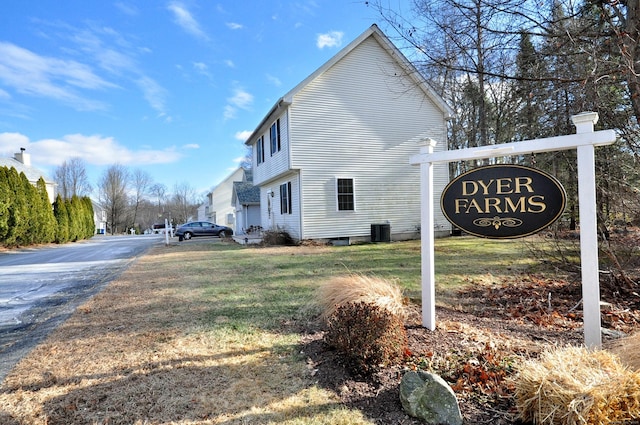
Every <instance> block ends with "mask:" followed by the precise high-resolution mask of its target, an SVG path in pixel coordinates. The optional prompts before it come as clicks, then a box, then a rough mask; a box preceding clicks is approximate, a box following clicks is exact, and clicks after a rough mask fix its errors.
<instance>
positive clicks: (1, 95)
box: [0, 89, 11, 100]
mask: <svg viewBox="0 0 640 425" xmlns="http://www.w3.org/2000/svg"><path fill="white" fill-rule="evenodd" d="M0 99H5V100H6V99H11V95H10V94H9V93H7V92H6V91H4V90H2V89H0Z"/></svg>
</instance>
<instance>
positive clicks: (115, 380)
mask: <svg viewBox="0 0 640 425" xmlns="http://www.w3.org/2000/svg"><path fill="white" fill-rule="evenodd" d="M199 261H206V262H209V263H210V262H211V261H212V254H211V252H210V251H208V250H206V249H202V247H200V248H198V249H196V248H189V247H187V248H186V249H184V250H183V249H181V248H176V247H171V246H170V247H158V248H155V249H154V250H153V251H152V252H151V253H150V254H149V255H147V256H146V257H144V258H142V259H140V260H139V261H138V262H137V263H136V264H134V265H133V266H132V267H131V268H130V269H129V270H128V271H127V272H125V273H124V274H123V275H122V276H121V277H120V278H119V279H118V281H115V282H112V283H111V284H110V285H109V286H108V287H107V288H106V289H105V290H104V291H103V292H101V293H100V294H98V295H96V296H95V297H94V298H93V299H91V300H90V301H89V302H87V303H86V304H84V305H83V306H81V307H80V308H79V309H78V310H77V311H76V313H75V314H74V315H73V316H72V317H71V318H70V319H69V320H67V321H66V322H65V323H64V324H63V325H61V326H60V327H59V328H58V329H57V330H56V331H55V332H54V333H53V334H52V335H51V336H50V337H49V338H48V339H47V340H46V341H45V342H44V343H43V344H41V345H39V346H38V347H36V349H34V350H33V351H32V352H31V353H30V354H29V355H28V356H27V357H26V358H24V359H23V360H22V361H21V362H20V363H19V364H18V365H17V366H16V367H15V368H14V369H13V370H12V371H11V373H10V374H9V375H8V376H7V377H6V378H5V381H4V382H3V385H2V386H1V387H0V406H2V408H1V409H0V422H2V423H6V424H21V425H26V424H29V425H53V424H65V425H69V424H160V423H162V424H168V423H176V424H177V423H180V424H225V425H231V424H245V423H286V424H295V423H310V424H313V423H316V424H330V423H342V424H368V423H370V422H368V421H367V420H366V419H365V418H364V417H363V416H362V414H361V413H359V412H351V411H349V410H347V409H345V408H344V407H342V406H341V405H340V404H339V402H338V400H337V398H336V397H335V396H334V395H332V394H331V393H329V392H327V391H324V390H322V389H319V388H317V387H315V386H314V384H313V382H312V381H311V379H310V376H309V373H308V371H307V368H306V366H305V364H304V362H301V361H299V360H300V359H299V358H298V353H297V352H296V351H295V347H296V345H297V343H298V338H299V336H298V335H297V334H287V333H280V332H270V331H264V330H263V331H260V332H255V331H252V330H247V329H246V328H244V327H242V328H241V329H239V330H238V329H234V326H233V325H234V322H235V321H234V318H233V317H231V318H227V319H226V320H218V319H220V318H222V317H223V316H219V315H216V314H215V313H212V308H213V307H212V306H213V305H215V301H216V300H215V299H212V297H211V296H208V295H207V291H208V290H209V288H210V286H211V285H212V284H215V283H216V281H224V280H225V279H226V278H225V276H211V274H210V273H208V274H206V275H204V276H203V275H202V273H201V272H200V271H198V270H197V267H196V265H197V264H198V262H199ZM209 266H210V264H209ZM194 270H195V271H194ZM246 290H247V291H249V292H259V291H260V288H259V285H258V284H254V283H252V282H246Z"/></svg>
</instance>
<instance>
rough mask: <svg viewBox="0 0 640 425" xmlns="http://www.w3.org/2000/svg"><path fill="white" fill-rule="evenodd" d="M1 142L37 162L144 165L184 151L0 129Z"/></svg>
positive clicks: (108, 139) (169, 160) (98, 137)
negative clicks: (42, 136) (30, 135)
mask: <svg viewBox="0 0 640 425" xmlns="http://www.w3.org/2000/svg"><path fill="white" fill-rule="evenodd" d="M0 146H2V147H3V149H8V150H9V151H11V152H18V151H19V149H20V148H25V149H27V152H29V153H30V154H31V157H32V161H33V163H34V164H42V165H50V166H58V165H60V164H62V163H63V162H64V161H66V160H68V159H69V158H72V157H78V158H81V159H83V160H84V161H85V162H86V163H87V164H90V165H110V164H116V163H117V164H122V165H136V166H138V165H145V164H167V163H172V162H177V161H179V160H180V159H181V157H182V155H181V154H180V153H179V151H178V150H177V149H176V148H175V147H174V146H172V147H169V148H165V149H151V148H144V149H138V150H131V149H129V148H127V147H126V146H123V145H121V144H120V143H118V142H117V141H116V140H115V139H114V138H113V137H104V136H101V135H91V136H87V135H83V134H68V135H66V136H63V137H62V138H60V139H42V140H36V141H30V140H29V138H28V137H27V136H25V135H23V134H20V133H0Z"/></svg>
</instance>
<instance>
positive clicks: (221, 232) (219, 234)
mask: <svg viewBox="0 0 640 425" xmlns="http://www.w3.org/2000/svg"><path fill="white" fill-rule="evenodd" d="M218 236H220V237H221V238H226V237H227V232H225V231H224V230H221V231H220V233H218Z"/></svg>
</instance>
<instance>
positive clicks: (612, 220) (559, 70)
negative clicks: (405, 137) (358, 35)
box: [368, 0, 640, 234]
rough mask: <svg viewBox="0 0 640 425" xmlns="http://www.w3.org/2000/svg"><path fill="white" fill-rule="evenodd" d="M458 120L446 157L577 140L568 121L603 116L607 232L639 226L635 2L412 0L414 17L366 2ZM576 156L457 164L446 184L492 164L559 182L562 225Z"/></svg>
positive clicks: (573, 221)
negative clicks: (530, 169)
mask: <svg viewBox="0 0 640 425" xmlns="http://www.w3.org/2000/svg"><path fill="white" fill-rule="evenodd" d="M368 4H370V5H371V6H372V7H375V8H377V10H378V12H379V13H380V15H381V16H382V17H383V18H384V20H385V21H386V23H387V24H388V25H389V26H390V27H391V28H392V31H393V30H395V35H392V36H391V37H392V38H393V39H394V41H395V42H396V43H397V44H399V45H400V46H401V47H402V48H403V50H404V51H405V52H408V56H409V59H410V60H411V61H412V63H414V64H415V65H416V67H417V69H418V70H419V71H420V72H421V74H422V75H423V76H425V77H426V78H427V80H428V81H429V83H430V84H431V86H432V87H433V88H434V89H435V90H436V91H437V92H438V93H439V94H440V95H441V96H442V97H443V98H444V99H445V100H446V101H447V103H448V104H449V105H450V106H451V107H452V109H453V110H454V112H455V116H454V117H453V118H452V119H451V120H450V121H449V125H448V140H447V142H448V145H449V146H448V148H449V149H460V148H467V147H476V146H486V145H494V144H499V143H506V142H515V141H522V140H530V139H537V138H544V137H551V136H557V135H565V134H571V133H575V128H574V127H573V123H572V121H571V116H572V115H575V114H578V113H580V112H584V111H595V112H597V113H598V114H599V117H600V119H599V122H598V123H597V125H596V130H597V129H605V128H606V129H614V130H616V132H617V134H618V136H619V138H618V141H617V143H616V144H615V145H612V146H608V147H601V148H598V149H596V168H597V199H598V201H597V212H598V222H599V227H600V230H601V231H602V233H603V234H607V233H608V232H609V231H610V230H611V229H612V228H614V227H621V226H622V227H624V226H626V225H627V224H628V223H634V224H636V225H637V224H640V197H639V196H638V191H639V189H640V167H639V166H638V165H639V164H638V162H639V160H640V142H639V141H640V125H639V123H640V9H639V8H638V2H637V1H600V0H582V1H574V0H551V1H546V2H542V1H537V0H414V1H413V2H412V8H411V10H399V9H398V10H394V9H392V8H390V7H389V5H390V3H389V2H386V1H382V0H374V1H371V2H368ZM576 161H577V159H576V153H575V151H559V152H551V153H545V154H537V155H522V156H517V157H514V156H509V157H501V158H494V159H492V160H483V161H470V162H457V163H451V164H450V171H451V177H455V176H457V175H459V174H461V173H462V172H464V171H467V170H468V169H470V168H472V167H475V166H478V165H483V164H486V163H489V162H493V163H518V164H523V165H532V166H536V167H537V168H541V169H544V170H546V171H549V172H551V173H552V174H554V175H555V176H557V177H558V178H559V179H560V181H561V182H562V183H563V185H564V186H565V189H566V190H567V197H568V199H567V201H568V210H567V211H568V213H567V215H566V217H565V220H564V221H563V223H564V224H565V225H566V226H567V228H570V229H575V228H577V225H578V224H579V223H578V217H579V215H578V213H579V212H578V202H577V197H578V192H577V190H578V188H577V176H576V168H577V166H576Z"/></svg>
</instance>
